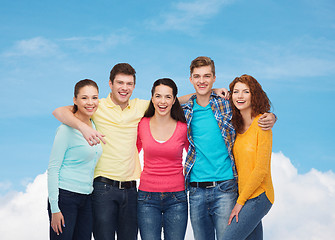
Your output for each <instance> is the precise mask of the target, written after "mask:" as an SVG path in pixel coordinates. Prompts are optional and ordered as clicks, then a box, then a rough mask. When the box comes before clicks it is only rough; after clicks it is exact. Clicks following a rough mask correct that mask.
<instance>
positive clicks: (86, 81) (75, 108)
mask: <svg viewBox="0 0 335 240" xmlns="http://www.w3.org/2000/svg"><path fill="white" fill-rule="evenodd" d="M85 86H92V87H95V88H96V89H97V90H98V92H99V87H98V85H97V83H96V82H94V81H93V80H91V79H84V80H80V81H79V82H77V83H76V85H75V86H74V97H75V98H77V96H78V93H79V91H80V89H81V88H83V87H85ZM77 111H78V106H77V105H76V104H73V109H72V112H73V113H76V112H77Z"/></svg>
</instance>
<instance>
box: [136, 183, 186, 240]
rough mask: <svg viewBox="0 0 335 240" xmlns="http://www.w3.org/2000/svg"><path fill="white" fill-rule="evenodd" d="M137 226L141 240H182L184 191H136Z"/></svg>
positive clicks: (184, 216)
mask: <svg viewBox="0 0 335 240" xmlns="http://www.w3.org/2000/svg"><path fill="white" fill-rule="evenodd" d="M137 203H138V208H137V217H138V226H139V229H140V233H141V239H142V240H157V239H161V232H162V228H163V229H164V231H163V232H164V239H165V240H172V239H173V240H183V239H184V237H185V232H186V227H187V218H188V206H187V195H186V193H185V191H180V192H145V191H141V190H139V191H138V198H137Z"/></svg>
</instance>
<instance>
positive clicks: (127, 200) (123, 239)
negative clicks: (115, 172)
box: [92, 182, 138, 240]
mask: <svg viewBox="0 0 335 240" xmlns="http://www.w3.org/2000/svg"><path fill="white" fill-rule="evenodd" d="M93 187H94V190H93V193H92V202H93V219H94V221H93V236H94V239H95V240H114V239H115V233H116V234H117V239H118V240H136V239H137V232H138V231H137V190H136V187H133V188H129V189H119V188H118V187H114V186H111V185H109V184H106V183H102V182H94V183H93Z"/></svg>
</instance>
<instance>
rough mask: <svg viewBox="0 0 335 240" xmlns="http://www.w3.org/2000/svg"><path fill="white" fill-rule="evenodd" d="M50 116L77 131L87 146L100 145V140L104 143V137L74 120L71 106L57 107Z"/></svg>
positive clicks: (76, 119)
mask: <svg viewBox="0 0 335 240" xmlns="http://www.w3.org/2000/svg"><path fill="white" fill-rule="evenodd" d="M52 114H53V115H54V116H55V118H56V119H57V120H59V121H60V122H62V123H64V124H66V125H68V126H70V127H73V128H75V129H77V130H79V131H80V132H81V133H82V134H83V136H84V138H85V139H86V141H87V142H88V144H90V145H91V146H92V145H96V144H98V143H100V140H101V141H102V142H103V143H106V141H105V139H104V138H103V137H104V135H103V134H101V133H99V132H98V131H97V130H95V129H93V128H91V127H90V126H88V125H87V124H86V123H84V122H82V121H80V120H79V119H78V118H76V117H75V116H74V115H73V113H72V106H65V107H59V108H56V109H55V110H54V111H53V112H52Z"/></svg>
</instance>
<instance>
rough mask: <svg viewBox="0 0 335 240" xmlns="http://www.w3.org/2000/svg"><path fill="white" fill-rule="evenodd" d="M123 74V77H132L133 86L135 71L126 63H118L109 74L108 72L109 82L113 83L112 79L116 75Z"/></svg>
mask: <svg viewBox="0 0 335 240" xmlns="http://www.w3.org/2000/svg"><path fill="white" fill-rule="evenodd" d="M120 73H122V74H125V75H131V76H133V77H134V84H135V82H136V75H135V74H136V71H135V69H134V68H133V67H132V66H131V65H130V64H128V63H118V64H116V65H115V66H114V67H113V68H112V70H111V72H110V75H109V80H110V81H111V82H112V83H114V79H115V76H116V75H117V74H120Z"/></svg>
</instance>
